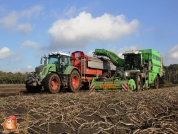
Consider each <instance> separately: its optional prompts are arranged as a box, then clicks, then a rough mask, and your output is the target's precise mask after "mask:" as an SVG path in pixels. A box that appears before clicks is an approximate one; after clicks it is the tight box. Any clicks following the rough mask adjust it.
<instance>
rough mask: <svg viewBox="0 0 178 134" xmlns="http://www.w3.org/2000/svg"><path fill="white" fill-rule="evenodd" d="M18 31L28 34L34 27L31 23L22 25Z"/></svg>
mask: <svg viewBox="0 0 178 134" xmlns="http://www.w3.org/2000/svg"><path fill="white" fill-rule="evenodd" d="M18 30H19V31H21V32H22V33H23V34H28V33H29V32H30V31H31V30H32V27H31V24H30V23H25V24H20V25H18Z"/></svg>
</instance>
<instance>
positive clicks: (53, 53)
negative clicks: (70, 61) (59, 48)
mask: <svg viewBox="0 0 178 134" xmlns="http://www.w3.org/2000/svg"><path fill="white" fill-rule="evenodd" d="M49 55H66V56H70V54H68V53H62V52H51V53H49Z"/></svg>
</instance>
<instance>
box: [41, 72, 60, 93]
mask: <svg viewBox="0 0 178 134" xmlns="http://www.w3.org/2000/svg"><path fill="white" fill-rule="evenodd" d="M60 88H61V80H60V78H59V76H58V75H57V74H55V73H50V74H48V75H47V76H46V78H45V80H44V90H45V91H48V92H50V93H52V94H56V93H58V92H59V91H60Z"/></svg>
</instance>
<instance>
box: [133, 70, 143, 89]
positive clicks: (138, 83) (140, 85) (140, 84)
mask: <svg viewBox="0 0 178 134" xmlns="http://www.w3.org/2000/svg"><path fill="white" fill-rule="evenodd" d="M135 84H136V90H137V91H142V90H143V82H142V78H141V75H140V73H136V75H135Z"/></svg>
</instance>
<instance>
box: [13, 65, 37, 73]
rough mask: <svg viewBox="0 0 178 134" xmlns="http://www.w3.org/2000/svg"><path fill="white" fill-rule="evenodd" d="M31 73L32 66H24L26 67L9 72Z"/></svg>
mask: <svg viewBox="0 0 178 134" xmlns="http://www.w3.org/2000/svg"><path fill="white" fill-rule="evenodd" d="M32 71H34V70H33V68H32V66H26V67H21V68H17V69H14V70H12V71H11V72H13V73H16V72H21V73H26V72H32Z"/></svg>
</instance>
